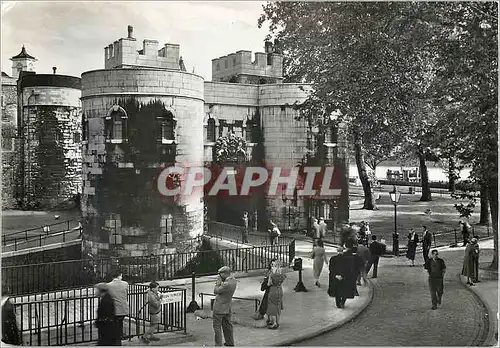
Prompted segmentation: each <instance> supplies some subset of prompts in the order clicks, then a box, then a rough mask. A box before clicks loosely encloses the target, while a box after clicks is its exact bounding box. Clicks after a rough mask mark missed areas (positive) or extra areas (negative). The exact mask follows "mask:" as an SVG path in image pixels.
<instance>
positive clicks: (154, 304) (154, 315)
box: [142, 282, 161, 343]
mask: <svg viewBox="0 0 500 348" xmlns="http://www.w3.org/2000/svg"><path fill="white" fill-rule="evenodd" d="M159 286H160V284H158V283H157V282H151V283H150V284H149V290H148V307H149V327H148V329H147V330H146V332H145V333H144V335H143V336H142V340H143V341H144V342H145V343H149V342H150V341H159V340H160V339H159V338H158V337H156V336H154V335H153V334H154V332H155V330H156V328H157V327H158V324H160V313H161V295H160V293H159V292H158V289H159Z"/></svg>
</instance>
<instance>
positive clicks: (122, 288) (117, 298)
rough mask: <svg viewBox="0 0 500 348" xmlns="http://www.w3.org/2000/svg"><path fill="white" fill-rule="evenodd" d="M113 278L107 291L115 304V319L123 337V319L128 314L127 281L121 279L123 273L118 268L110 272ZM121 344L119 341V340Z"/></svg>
mask: <svg viewBox="0 0 500 348" xmlns="http://www.w3.org/2000/svg"><path fill="white" fill-rule="evenodd" d="M111 276H112V277H113V280H112V281H111V282H109V283H107V284H108V292H109V294H110V295H111V298H112V299H113V302H114V304H115V315H116V321H117V322H118V332H119V333H120V337H121V338H122V339H123V320H124V319H125V316H126V315H128V283H127V282H126V281H124V280H123V273H122V272H121V271H120V270H116V271H114V272H112V274H111ZM120 345H121V341H120Z"/></svg>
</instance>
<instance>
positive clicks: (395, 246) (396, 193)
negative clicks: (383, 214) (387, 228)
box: [389, 186, 401, 256]
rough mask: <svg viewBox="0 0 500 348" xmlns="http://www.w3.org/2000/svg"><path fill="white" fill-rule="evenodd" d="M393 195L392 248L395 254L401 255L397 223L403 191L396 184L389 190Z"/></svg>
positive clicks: (390, 194)
mask: <svg viewBox="0 0 500 348" xmlns="http://www.w3.org/2000/svg"><path fill="white" fill-rule="evenodd" d="M389 196H390V197H391V202H392V204H394V233H393V235H392V250H393V252H394V255H395V256H399V234H398V223H397V214H398V213H397V207H398V203H399V199H400V198H401V192H399V191H397V190H396V186H393V188H392V191H391V192H389Z"/></svg>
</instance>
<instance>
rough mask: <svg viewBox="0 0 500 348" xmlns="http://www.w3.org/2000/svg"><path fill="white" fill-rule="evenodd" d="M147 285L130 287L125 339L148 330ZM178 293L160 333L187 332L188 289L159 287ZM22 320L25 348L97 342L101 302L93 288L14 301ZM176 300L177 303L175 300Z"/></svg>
mask: <svg viewBox="0 0 500 348" xmlns="http://www.w3.org/2000/svg"><path fill="white" fill-rule="evenodd" d="M147 291H148V286H146V285H135V284H133V285H129V291H128V304H129V315H128V316H126V318H125V320H124V332H123V337H124V338H128V339H131V338H132V337H134V336H140V335H142V334H143V333H144V332H145V330H146V328H147V327H148V326H149V314H148V309H147ZM159 291H160V292H162V293H172V292H176V293H177V294H178V295H179V296H178V299H177V301H175V302H172V303H168V304H164V305H162V309H161V314H160V323H159V324H158V327H157V331H158V332H172V331H182V332H184V333H185V332H186V289H179V288H171V287H160V288H159ZM11 300H12V302H13V303H14V308H15V311H16V316H17V318H18V320H19V324H20V325H19V326H20V331H21V335H22V343H23V345H29V346H33V345H35V346H53V345H58V346H61V345H71V344H79V343H86V342H93V341H97V339H98V331H97V328H95V327H94V322H95V320H96V314H97V306H98V303H99V298H98V296H97V294H96V293H95V290H94V288H86V289H73V290H69V291H59V292H53V293H45V294H38V295H32V296H23V297H14V298H11ZM174 300H175V299H174Z"/></svg>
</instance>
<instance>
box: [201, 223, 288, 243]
mask: <svg viewBox="0 0 500 348" xmlns="http://www.w3.org/2000/svg"><path fill="white" fill-rule="evenodd" d="M207 225H208V232H207V233H206V235H209V236H212V237H216V238H219V239H225V240H229V241H233V242H236V243H237V244H240V243H241V244H245V245H256V246H263V245H271V238H270V237H269V234H268V233H265V232H259V231H254V230H252V229H251V228H248V234H247V239H248V241H247V243H243V235H244V234H245V228H244V227H243V226H236V225H230V224H226V223H223V222H218V221H208V222H207ZM292 239H293V238H290V237H287V236H283V235H282V236H281V237H279V238H278V239H277V244H279V245H288V244H290V243H291V241H292Z"/></svg>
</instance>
